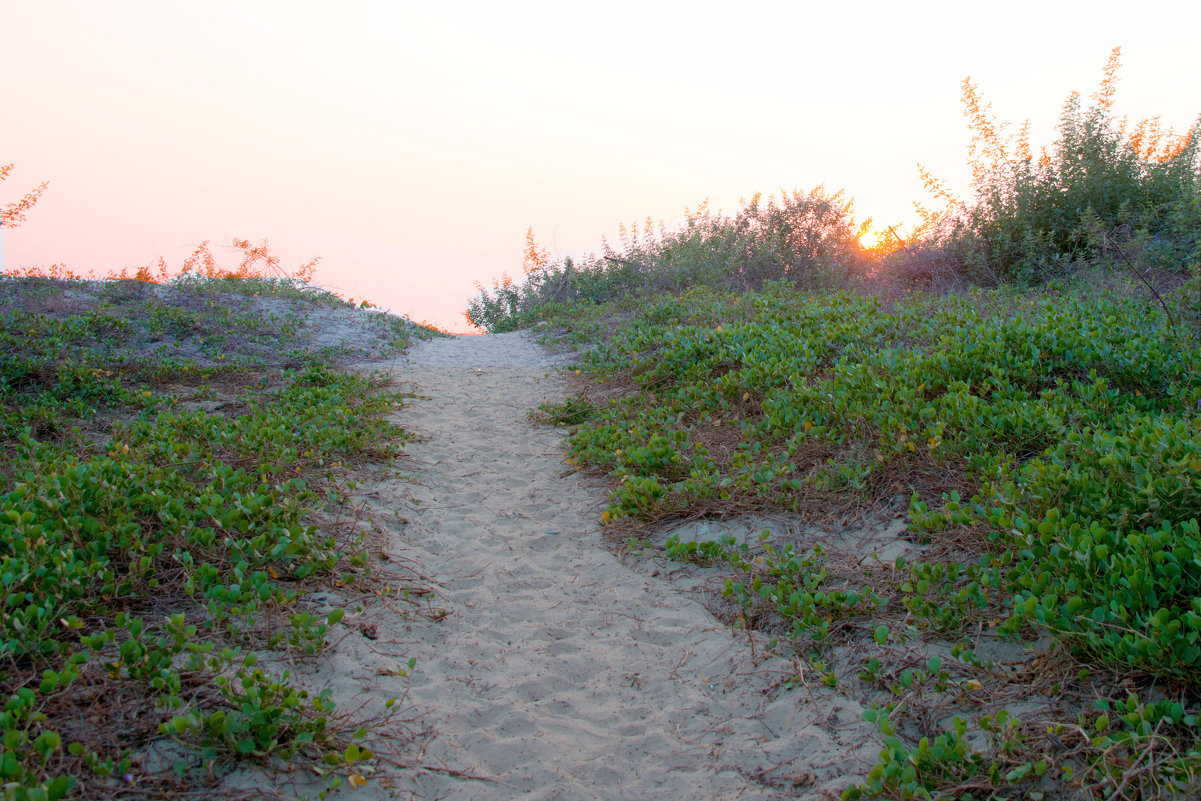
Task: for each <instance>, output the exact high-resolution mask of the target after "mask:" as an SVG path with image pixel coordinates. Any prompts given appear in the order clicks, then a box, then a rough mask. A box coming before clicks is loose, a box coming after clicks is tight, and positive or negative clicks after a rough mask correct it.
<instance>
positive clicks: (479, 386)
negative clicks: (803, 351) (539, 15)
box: [327, 334, 879, 801]
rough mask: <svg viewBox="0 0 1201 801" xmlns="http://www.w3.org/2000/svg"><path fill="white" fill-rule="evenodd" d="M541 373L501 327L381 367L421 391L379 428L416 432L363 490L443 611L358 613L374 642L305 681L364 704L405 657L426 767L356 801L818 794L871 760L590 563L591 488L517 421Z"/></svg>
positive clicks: (625, 576) (831, 707)
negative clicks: (424, 731)
mask: <svg viewBox="0 0 1201 801" xmlns="http://www.w3.org/2000/svg"><path fill="white" fill-rule="evenodd" d="M556 358H557V357H554V356H552V355H550V354H549V353H548V352H547V351H545V350H544V349H542V348H540V347H539V346H537V345H536V344H534V343H533V342H532V340H531V339H530V338H529V337H528V336H527V335H526V334H505V335H493V336H486V337H473V338H456V339H439V340H433V341H430V342H425V343H422V344H421V345H419V346H417V347H416V348H414V349H413V350H412V351H411V352H410V354H409V356H408V357H406V358H405V360H404V361H403V362H402V363H400V364H397V365H395V366H394V368H393V372H394V373H395V375H396V377H397V378H398V380H399V382H400V384H401V386H402V387H403V388H404V389H406V390H413V391H416V392H418V393H419V394H420V395H422V396H424V399H418V400H415V401H414V402H413V403H412V404H411V405H409V406H407V407H406V408H405V409H403V410H401V411H400V412H399V413H398V415H397V420H398V421H399V422H401V423H402V424H403V425H404V426H405V427H406V428H408V429H410V430H412V431H415V432H417V433H419V434H421V435H422V437H423V440H422V441H420V442H415V443H412V444H410V445H409V446H408V448H407V453H408V455H409V457H410V459H411V462H410V465H409V468H408V469H409V470H410V472H411V473H412V474H413V476H414V478H415V479H416V485H413V484H407V483H403V482H396V481H392V482H389V483H380V484H377V485H375V486H371V487H368V488H366V491H365V497H367V498H368V500H369V503H370V506H371V508H372V509H373V511H374V513H375V515H376V517H377V519H378V520H379V522H380V523H381V524H382V525H387V526H391V527H392V532H391V533H390V537H391V538H392V540H393V542H392V545H391V547H392V548H393V556H394V558H396V559H405V560H413V562H414V563H416V564H418V565H420V566H421V569H422V571H423V572H424V573H425V574H426V575H427V576H428V577H429V578H430V580H431V581H432V582H433V584H434V586H435V587H436V588H437V595H438V598H437V600H436V602H435V603H436V604H437V605H438V606H440V607H442V608H444V609H447V610H449V612H450V614H449V615H447V616H446V617H444V618H442V619H441V620H430V619H427V618H424V617H413V618H408V619H406V618H403V617H401V616H399V615H395V614H391V613H389V612H388V611H387V610H382V611H381V610H376V611H371V610H370V609H369V610H368V611H367V613H366V617H367V618H369V620H362V621H360V623H363V622H366V623H369V624H371V625H372V626H374V630H373V631H372V632H371V633H372V636H373V637H374V639H370V640H368V639H364V638H363V637H361V636H348V637H346V638H345V639H344V640H343V641H342V642H340V643H339V644H338V646H337V647H336V648H335V649H334V652H333V653H332V654H331V659H330V663H329V664H330V666H331V668H332V671H333V672H332V674H327V676H328V677H329V678H330V680H331V682H332V685H333V687H334V689H335V696H336V697H337V698H338V701H339V706H340V707H343V708H354V707H358V706H359V705H360V704H366V705H367V706H368V707H369V708H370V707H373V706H375V705H377V704H378V703H379V701H380V699H382V698H384V697H386V696H388V695H394V694H396V693H398V692H399V691H401V689H403V681H404V680H403V679H399V678H394V677H391V676H387V675H381V674H385V673H386V672H387V671H388V669H389V668H390V667H394V666H395V665H397V664H398V663H399V662H400V660H402V659H404V658H407V657H410V656H412V657H416V658H417V668H416V671H415V675H414V677H413V678H412V680H411V687H410V690H409V696H408V699H407V703H408V704H409V705H410V706H411V707H412V709H413V710H414V711H415V713H417V714H418V715H420V716H421V722H422V725H424V726H425V727H427V728H428V729H429V730H430V732H431V733H430V735H429V736H428V739H426V740H424V741H423V742H422V743H419V747H420V750H421V753H420V755H419V758H418V761H419V762H420V763H421V764H424V765H427V766H437V767H441V768H445V769H446V770H444V771H409V772H406V773H405V775H404V777H403V778H402V779H400V780H398V781H396V782H395V783H394V784H393V785H392V788H391V789H386V788H385V787H384V786H382V785H381V784H380V783H378V782H371V783H370V784H369V785H368V786H367V787H366V788H364V789H363V790H361V791H359V794H361V795H363V796H364V797H368V796H378V797H389V796H394V797H410V796H413V797H424V798H446V799H494V798H495V799H500V798H515V797H524V798H535V799H576V798H580V799H584V798H623V799H647V798H653V797H657V798H669V799H687V801H699V799H733V798H743V799H763V798H781V797H798V796H799V797H823V796H825V797H829V796H828V795H826V791H832V790H837V789H839V788H841V787H842V786H843V785H844V784H845V783H846V782H847V781H848V777H849V776H850V775H854V774H862V773H863V772H864V771H865V770H866V767H867V766H868V764H870V763H871V762H874V760H875V754H876V752H877V750H878V748H879V745H878V743H877V742H876V741H875V739H874V738H873V737H872V736H871V734H870V733H869V732H868V731H866V725H865V724H862V723H859V722H858V721H859V718H860V713H861V709H860V708H859V707H858V706H857V705H856V704H855V703H854V702H853V701H851V700H849V699H847V698H844V697H841V696H838V695H836V694H833V693H828V692H827V691H824V690H817V689H810V690H804V689H802V690H793V691H789V690H785V689H783V688H781V687H779V686H777V685H778V684H779V682H780V681H781V679H782V678H783V677H786V676H788V675H791V672H792V668H791V665H790V664H788V663H785V662H783V661H782V660H778V659H774V658H773V659H768V660H766V661H765V660H764V659H763V657H762V654H752V651H751V648H750V647H749V644H748V642H747V639H746V638H745V636H743V637H738V636H736V635H735V634H734V633H732V632H731V631H730V630H729V629H728V628H727V627H726V626H725V625H723V624H721V623H719V622H717V621H715V620H714V619H713V618H712V616H711V615H710V614H709V613H708V612H707V611H706V610H705V609H704V607H703V606H702V605H701V604H700V603H698V602H697V601H696V600H695V599H694V598H692V597H690V596H689V595H688V594H687V593H684V592H682V591H681V590H680V589H679V588H677V587H673V586H672V585H671V584H669V583H667V582H666V581H664V580H663V579H661V578H657V577H653V576H651V575H643V574H641V573H639V572H636V571H634V570H631V569H630V568H628V567H626V566H623V565H622V564H621V562H619V561H618V560H617V559H616V558H615V557H614V556H613V555H612V554H611V553H610V552H609V551H608V550H606V548H605V547H604V545H603V543H602V539H601V535H600V531H599V528H598V520H599V517H600V512H601V510H602V508H603V491H602V489H600V488H598V487H596V486H590V485H589V483H588V482H587V481H586V480H585V479H583V478H581V477H579V476H576V475H571V474H567V473H565V468H566V465H565V464H564V462H563V457H562V448H563V441H562V437H563V433H562V432H560V431H557V430H555V429H552V428H549V427H546V426H540V425H537V424H534V423H531V422H530V421H529V418H528V413H529V411H530V410H531V409H533V408H535V407H536V406H537V405H538V403H540V402H541V401H544V400H548V399H558V398H561V397H562V396H563V393H564V391H565V388H564V383H565V382H564V380H563V378H562V377H561V376H559V375H558V374H557V373H556V372H555V370H554V369H553V365H554V364H555V363H556ZM392 510H397V511H399V513H400V517H399V518H398V517H397V516H396V515H395V514H393V512H392ZM402 521H406V522H402ZM348 619H349V618H348ZM459 774H471V775H474V776H479V777H484V778H485V779H486V780H473V779H467V778H463V776H462V775H459Z"/></svg>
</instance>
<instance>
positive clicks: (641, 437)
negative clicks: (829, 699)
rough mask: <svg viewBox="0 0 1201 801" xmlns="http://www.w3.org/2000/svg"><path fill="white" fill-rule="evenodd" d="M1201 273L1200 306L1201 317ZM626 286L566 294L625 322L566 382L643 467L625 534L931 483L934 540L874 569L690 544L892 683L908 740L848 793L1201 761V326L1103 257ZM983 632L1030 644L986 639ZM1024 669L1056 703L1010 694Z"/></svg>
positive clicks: (599, 332) (817, 658) (621, 498)
mask: <svg viewBox="0 0 1201 801" xmlns="http://www.w3.org/2000/svg"><path fill="white" fill-rule="evenodd" d="M1196 283H1197V282H1196V281H1194V284H1196ZM1197 288H1198V287H1197V286H1195V285H1189V286H1185V287H1183V288H1182V289H1181V290H1180V291H1179V292H1177V293H1175V294H1173V295H1171V296H1169V297H1168V298H1167V302H1168V309H1169V310H1170V311H1171V312H1172V313H1173V317H1175V318H1176V319H1195V318H1196V314H1197V308H1196V307H1197ZM612 312H613V309H593V311H592V315H591V316H589V314H587V313H576V314H571V315H565V316H564V317H562V318H558V319H554V320H552V321H551V323H552V326H553V327H559V328H561V330H563V331H564V332H566V334H567V336H568V337H569V338H574V339H577V340H584V341H598V340H599V344H598V345H597V347H596V348H595V349H594V350H592V351H591V352H589V353H587V354H586V355H585V356H584V357H583V358H582V359H581V362H580V368H581V371H582V373H583V375H582V376H581V378H588V379H590V380H588V381H585V382H584V383H583V384H582V390H583V391H582V392H581V393H580V394H579V395H578V396H577V397H574V398H572V399H571V400H569V401H567V402H566V403H564V404H562V405H559V406H556V407H551V408H548V409H546V410H545V411H546V413H547V414H548V415H549V416H550V417H551V418H552V419H554V420H557V421H559V422H564V423H569V424H572V425H573V426H574V428H573V431H572V434H571V438H570V446H569V447H570V451H569V458H570V459H571V460H572V461H573V462H575V463H577V464H579V465H580V466H582V467H584V468H587V469H590V470H595V471H599V472H602V473H605V474H607V475H609V476H610V477H611V478H612V480H613V481H614V485H613V490H612V494H611V504H610V506H609V508H608V510H607V511H606V512H605V515H604V517H605V519H606V520H607V521H608V524H609V527H610V530H611V531H612V532H613V533H614V534H617V535H621V536H626V537H629V538H630V539H629V541H630V543H631V545H632V546H634V547H635V548H636V549H637V550H638V551H639V552H642V553H646V552H648V550H649V551H651V552H653V551H654V550H655V549H654V548H650V549H648V547H647V543H646V542H645V541H644V540H643V539H642V538H643V537H644V536H646V534H647V532H649V531H652V530H653V528H654V526H655V525H659V526H662V525H664V524H670V523H672V522H673V521H677V520H681V519H685V518H695V517H696V516H698V515H701V516H705V517H709V518H727V517H735V516H739V515H746V514H750V513H774V512H781V511H783V512H788V513H792V514H794V515H800V516H802V517H805V518H806V519H809V520H811V521H813V523H814V524H815V525H817V526H818V527H820V525H821V524H823V523H829V522H830V520H831V519H833V518H834V517H836V516H842V517H846V516H847V515H846V512H847V511H848V510H850V511H857V512H861V513H863V514H864V515H865V516H866V517H867V519H869V520H872V519H873V513H876V514H878V515H880V516H881V517H883V516H886V515H887V514H891V513H895V512H901V513H903V514H904V516H905V519H906V522H907V527H906V528H907V532H906V533H905V535H904V536H905V537H906V538H907V539H908V540H910V541H912V542H913V543H915V544H925V545H927V546H929V547H927V548H926V549H925V550H923V551H922V555H923V556H922V558H921V559H920V560H919V559H915V558H911V560H909V561H906V560H905V559H904V558H898V559H897V560H896V561H895V563H892V564H879V563H875V564H874V566H873V563H872V562H870V561H868V562H867V563H863V562H861V563H860V565H859V566H858V567H857V568H854V569H851V568H850V567H849V566H848V565H847V564H846V563H845V562H841V563H840V562H839V561H838V560H837V559H835V558H834V557H833V556H832V555H831V554H829V553H826V552H823V550H822V548H821V547H816V548H815V547H813V545H812V543H810V544H808V545H806V544H805V543H804V542H795V543H794V542H790V543H786V544H784V543H780V542H777V541H774V539H772V538H767V537H765V538H764V541H762V542H757V541H754V540H751V541H736V540H734V539H733V538H730V537H724V538H721V539H717V540H711V541H705V540H703V539H702V540H701V541H699V542H697V541H686V542H681V541H679V539H678V538H674V537H673V538H669V539H668V540H667V542H666V544H665V545H664V546H663V547H662V549H661V552H662V553H664V554H665V555H667V556H669V557H673V558H676V559H683V560H688V561H695V562H700V563H702V564H706V565H714V564H718V565H723V566H724V569H725V570H726V571H727V576H728V577H727V580H726V590H725V594H726V596H727V598H729V599H730V600H731V601H732V602H733V604H734V605H735V606H736V607H737V608H741V609H742V610H743V612H742V613H741V623H742V624H744V625H753V626H758V627H760V628H763V629H765V630H767V631H770V632H772V633H773V634H775V635H777V640H776V642H777V645H778V646H779V647H781V648H785V649H788V650H789V651H790V652H792V653H797V654H799V655H801V656H803V657H804V658H806V659H807V660H809V664H810V665H811V666H813V665H818V666H820V667H821V668H823V670H825V671H826V681H827V683H828V684H830V685H831V686H839V687H842V688H843V689H844V690H845V691H847V692H850V693H853V694H855V695H856V696H857V697H859V698H861V699H862V700H865V701H866V702H868V703H869V705H870V707H871V711H870V717H871V719H872V720H875V721H877V722H878V725H879V726H880V728H881V730H882V731H883V733H884V734H885V735H886V736H887V740H886V742H887V743H888V747H887V749H886V750H885V752H884V753H883V754H882V755H881V762H880V765H879V766H878V767H877V768H876V769H875V770H873V772H872V775H871V777H870V778H868V779H867V780H866V781H865V782H863V783H862V784H860V785H858V787H857V788H855V789H853V790H852V791H849V792H848V796H847V797H858V796H859V795H860V794H864V795H867V796H871V797H877V796H884V797H896V798H905V797H925V796H928V795H933V796H934V797H964V798H988V797H1001V798H1016V797H1036V796H1037V795H1038V794H1040V793H1041V794H1044V796H1045V797H1073V796H1076V797H1098V798H1100V797H1105V798H1110V797H1119V798H1120V797H1132V798H1133V797H1143V796H1139V795H1138V794H1140V793H1145V794H1146V796H1145V797H1150V796H1153V795H1154V794H1156V793H1163V794H1165V795H1168V794H1170V793H1171V792H1173V791H1177V790H1181V789H1182V788H1190V789H1191V790H1195V789H1196V787H1197V785H1196V781H1197V776H1198V771H1201V749H1199V746H1198V742H1199V734H1201V732H1199V730H1198V728H1197V711H1198V695H1197V689H1198V686H1199V683H1201V537H1199V534H1198V527H1197V526H1198V523H1197V521H1198V518H1199V517H1201V335H1199V334H1201V332H1198V330H1197V329H1195V328H1191V327H1184V326H1180V325H1176V326H1173V325H1171V324H1169V323H1168V321H1167V317H1166V314H1165V309H1163V308H1162V307H1161V306H1160V305H1159V303H1158V302H1157V301H1156V300H1154V299H1152V298H1150V297H1147V296H1146V295H1145V294H1144V295H1137V294H1131V293H1130V292H1116V291H1098V290H1097V288H1096V287H1095V286H1090V287H1087V288H1078V289H1076V290H1072V289H1069V288H1066V287H1064V286H1062V285H1057V286H1054V287H1049V288H1046V289H1044V290H1043V291H1041V292H1037V293H1036V292H1031V291H1015V290H1005V289H1002V290H988V291H983V290H977V291H972V292H969V293H964V294H960V295H952V296H946V297H934V296H928V295H921V294H920V293H919V294H915V295H913V296H912V297H910V298H908V299H905V300H902V301H900V302H898V303H896V304H895V306H894V307H892V308H890V309H885V308H884V307H882V305H881V303H880V302H879V301H878V300H876V299H874V298H871V297H865V296H862V295H856V294H852V293H848V292H833V293H818V294H805V293H800V292H797V291H796V290H795V288H794V287H793V286H791V285H788V284H784V283H780V284H775V285H770V286H769V287H768V288H767V289H766V290H765V291H762V292H757V293H746V294H730V295H722V294H718V293H714V292H712V291H709V290H700V291H694V292H691V293H687V294H685V295H682V296H677V297H670V298H658V299H651V300H648V301H646V302H644V303H642V304H640V305H637V306H636V307H634V308H633V310H631V307H629V306H628V305H627V306H626V307H625V308H624V310H623V311H622V316H623V317H624V320H623V321H622V322H620V323H619V324H615V323H614V318H613V316H612V314H611V313H612ZM615 326H616V327H615ZM832 511H836V512H837V513H838V514H837V515H835V514H832ZM856 556H862V555H856ZM865 564H866V566H864V565H865ZM982 635H984V636H986V637H988V638H995V639H997V640H998V641H1009V642H1012V643H1015V644H1017V645H1018V646H1023V647H1020V648H1019V649H1018V652H1019V653H1022V656H1021V657H1020V661H1023V662H1024V663H1025V665H1026V666H1027V667H1024V668H1023V669H1022V670H1021V671H1019V672H1018V673H1016V674H1013V673H1007V672H1006V670H1004V669H1002V668H1001V667H1000V666H999V665H997V664H995V663H993V662H992V661H990V660H988V659H985V658H983V657H982V656H980V655H978V654H976V653H975V648H976V644H977V643H978V642H979V641H980V639H981V636H982ZM915 658H916V659H917V661H916V662H914V661H913V660H914V659H915ZM1040 660H1043V661H1049V663H1051V664H1052V666H1051V667H1049V668H1046V667H1044V669H1045V670H1046V671H1048V672H1049V673H1051V674H1054V675H1056V677H1057V678H1056V680H1055V682H1054V686H1053V687H1036V686H1035V685H1036V683H1037V682H1036V673H1032V672H1030V671H1031V670H1033V668H1032V666H1033V665H1035V664H1040V663H1041V662H1040ZM1023 687H1025V688H1026V689H1028V691H1029V693H1030V694H1033V695H1038V696H1040V699H1041V701H1042V702H1043V706H1042V708H1040V709H1038V710H1033V709H1031V711H1030V712H1029V713H1028V714H1025V715H1022V714H1019V713H1018V712H1015V711H1013V710H1012V709H1011V708H1010V707H1013V704H1012V701H1013V695H1012V691H1013V690H1014V689H1019V690H1020V689H1022V688H1023ZM1048 693H1049V694H1048ZM1006 699H1008V701H1006ZM932 709H937V710H940V713H939V714H935V713H933V712H931V711H930V710H932ZM998 715H1000V716H1001V717H1000V718H998ZM1115 794H1116V795H1115Z"/></svg>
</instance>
